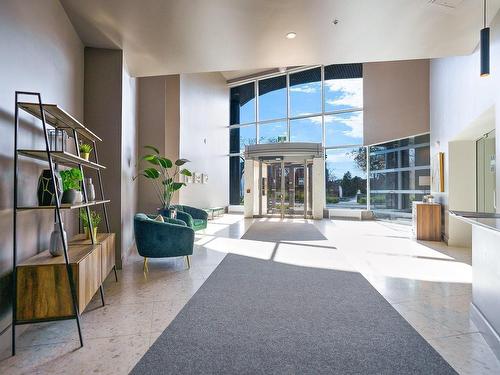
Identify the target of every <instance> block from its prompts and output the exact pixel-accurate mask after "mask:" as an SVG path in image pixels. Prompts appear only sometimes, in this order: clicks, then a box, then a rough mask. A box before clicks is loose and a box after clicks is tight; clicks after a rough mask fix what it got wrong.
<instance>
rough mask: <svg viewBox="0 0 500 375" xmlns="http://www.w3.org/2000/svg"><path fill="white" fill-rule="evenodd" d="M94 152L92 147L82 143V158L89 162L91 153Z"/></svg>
mask: <svg viewBox="0 0 500 375" xmlns="http://www.w3.org/2000/svg"><path fill="white" fill-rule="evenodd" d="M91 151H92V146H91V145H89V144H87V143H82V144H81V145H80V156H81V157H82V158H83V159H85V160H89V156H90V152H91Z"/></svg>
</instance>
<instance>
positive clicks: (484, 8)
mask: <svg viewBox="0 0 500 375" xmlns="http://www.w3.org/2000/svg"><path fill="white" fill-rule="evenodd" d="M483 28H486V0H484V1H483Z"/></svg>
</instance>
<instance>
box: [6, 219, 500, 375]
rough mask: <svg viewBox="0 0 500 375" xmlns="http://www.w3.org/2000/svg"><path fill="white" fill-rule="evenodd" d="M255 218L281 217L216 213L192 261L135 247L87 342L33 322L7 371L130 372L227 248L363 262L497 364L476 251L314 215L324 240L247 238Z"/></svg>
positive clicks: (444, 332) (425, 323) (421, 320)
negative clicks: (474, 291)
mask: <svg viewBox="0 0 500 375" xmlns="http://www.w3.org/2000/svg"><path fill="white" fill-rule="evenodd" d="M255 220H259V221H279V219H254V220H249V219H243V217H242V216H240V215H225V216H223V217H221V218H218V219H216V220H213V221H210V222H209V226H208V228H207V229H206V230H205V231H204V232H203V233H199V234H197V236H196V246H195V251H194V254H193V257H192V262H191V269H190V270H187V269H186V265H185V263H184V260H183V259H170V260H168V259H159V260H151V261H150V262H149V274H148V275H147V276H145V275H144V273H143V270H142V258H140V257H139V256H137V255H132V256H131V257H130V258H129V259H128V260H127V262H126V264H125V266H124V268H123V271H120V272H119V282H118V283H115V281H114V278H113V277H111V276H110V277H109V278H108V280H106V283H105V296H106V306H105V307H101V306H100V302H99V298H94V300H93V302H92V303H91V305H90V306H89V307H88V308H87V310H86V311H85V312H84V314H83V315H82V327H83V335H84V340H85V346H84V347H83V348H81V349H79V348H78V343H77V340H78V336H77V331H76V325H75V322H74V321H64V322H56V323H44V324H38V325H34V326H30V327H29V328H28V329H27V330H26V331H25V332H24V333H23V334H22V335H21V336H20V337H19V339H18V354H17V355H16V356H15V357H9V356H8V353H4V354H3V358H5V359H4V360H2V361H0V373H1V374H34V373H35V374H46V373H47V374H49V373H50V374H65V373H72V374H89V373H99V374H127V373H128V372H129V371H130V369H131V368H132V367H133V366H134V365H135V363H136V362H137V361H138V360H139V359H140V358H141V357H142V355H143V354H144V353H145V352H146V351H147V349H148V348H149V346H150V345H151V344H152V343H153V342H154V341H155V339H156V338H157V337H158V336H159V335H160V334H161V332H162V331H163V330H164V329H165V328H166V327H167V326H168V324H169V323H170V322H171V321H172V320H173V319H174V318H175V316H176V315H177V313H178V312H179V311H180V310H181V309H182V307H183V306H184V305H185V303H186V302H187V301H188V300H189V299H190V298H191V296H192V295H193V294H194V293H195V292H196V291H197V289H198V288H199V287H200V286H201V285H202V284H203V282H204V281H205V280H206V279H207V278H208V277H209V276H210V274H211V273H212V271H213V270H214V269H215V268H216V267H217V265H218V264H219V263H220V262H221V261H222V259H223V258H224V256H225V255H226V254H227V253H234V254H239V255H243V256H250V257H255V258H260V259H272V260H273V261H276V262H283V263H288V264H294V265H299V266H306V267H318V268H330V269H341V270H357V271H359V272H361V273H362V274H363V275H364V276H365V277H366V278H367V279H368V280H369V281H370V283H371V284H372V285H373V286H374V287H375V288H376V289H377V290H378V291H379V292H380V293H381V294H382V295H383V296H384V297H385V298H386V299H387V300H388V301H389V302H390V303H391V304H392V305H393V306H394V308H395V309H396V310H397V311H398V312H399V313H400V314H401V315H402V316H403V317H404V318H405V319H406V320H407V321H408V322H409V323H410V324H411V325H412V326H413V327H414V328H415V329H416V330H417V331H418V332H419V333H420V334H421V335H422V336H423V337H424V338H425V339H426V340H427V341H428V342H429V343H430V344H431V345H432V346H433V347H434V348H435V349H436V350H437V351H438V352H439V353H440V354H441V355H442V356H443V357H444V358H445V359H446V360H447V361H448V362H449V363H450V364H451V365H452V366H453V367H454V368H455V369H456V370H457V371H458V372H459V373H460V374H499V373H500V363H499V362H498V361H497V359H496V357H495V356H494V354H493V353H492V352H491V350H490V349H489V347H488V346H487V345H486V343H485V341H484V339H483V338H482V336H481V335H480V334H479V333H478V332H477V329H476V328H475V327H474V325H473V324H472V323H471V322H470V320H469V303H470V301H471V284H470V283H471V267H470V261H471V257H470V250H468V249H459V248H451V247H447V246H446V245H445V244H442V243H431V242H416V241H414V240H412V239H410V228H409V227H408V226H404V225H399V224H391V223H387V222H381V221H365V222H356V221H341V220H335V221H330V220H323V221H310V222H311V223H313V224H314V225H316V226H317V228H318V229H319V230H320V231H321V232H322V233H323V234H324V236H325V237H326V239H324V240H314V241H277V242H270V241H257V240H242V239H240V237H241V236H242V235H243V234H244V232H245V231H246V230H247V229H248V228H249V227H250V226H251V225H252V223H253V222H254V221H255ZM285 221H298V222H303V220H301V219H294V220H292V219H287V220H285ZM332 287H335V286H332ZM96 297H97V296H96Z"/></svg>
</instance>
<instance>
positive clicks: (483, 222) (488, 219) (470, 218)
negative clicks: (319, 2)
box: [449, 210, 500, 232]
mask: <svg viewBox="0 0 500 375" xmlns="http://www.w3.org/2000/svg"><path fill="white" fill-rule="evenodd" d="M449 212H450V214H451V215H453V216H455V217H457V218H458V219H460V220H463V221H465V222H467V223H469V224H472V225H477V226H481V227H485V228H488V229H491V230H494V231H497V232H500V214H496V213H490V212H474V211H452V210H450V211H449Z"/></svg>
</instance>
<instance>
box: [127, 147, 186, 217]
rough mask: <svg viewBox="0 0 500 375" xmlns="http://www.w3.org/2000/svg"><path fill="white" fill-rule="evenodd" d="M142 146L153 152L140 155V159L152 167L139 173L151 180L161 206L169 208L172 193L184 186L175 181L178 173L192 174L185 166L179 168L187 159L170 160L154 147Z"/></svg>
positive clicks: (182, 183)
mask: <svg viewBox="0 0 500 375" xmlns="http://www.w3.org/2000/svg"><path fill="white" fill-rule="evenodd" d="M144 148H146V149H148V150H151V151H153V153H151V154H147V155H145V156H143V157H142V160H143V161H145V162H147V163H149V164H150V165H152V167H150V168H146V169H143V170H141V171H140V173H139V175H140V176H144V177H145V178H147V179H149V180H151V181H153V186H154V188H155V192H156V195H157V197H158V199H159V200H160V202H161V205H162V208H163V209H168V208H170V202H171V201H172V196H173V195H174V193H175V192H176V191H177V190H179V189H180V188H182V187H183V186H186V184H185V183H184V182H177V181H176V179H177V177H178V176H179V175H184V176H191V175H192V173H191V172H190V171H189V170H187V169H186V168H181V167H182V166H183V165H184V164H186V163H188V162H189V160H187V159H178V160H176V161H175V162H172V160H170V159H168V158H166V157H164V156H161V155H160V151H159V150H158V149H157V148H156V147H153V146H144ZM135 178H136V177H135ZM135 178H134V179H135Z"/></svg>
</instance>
